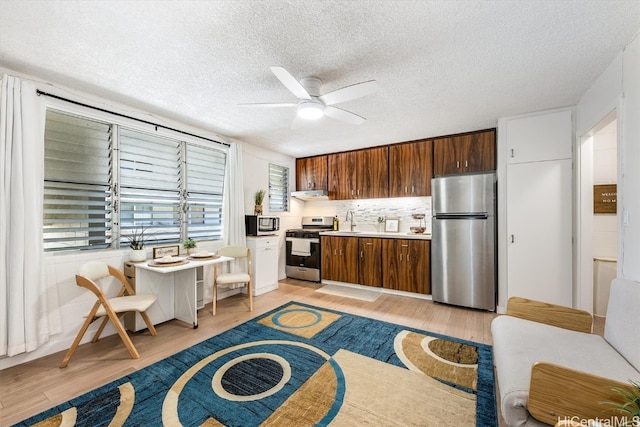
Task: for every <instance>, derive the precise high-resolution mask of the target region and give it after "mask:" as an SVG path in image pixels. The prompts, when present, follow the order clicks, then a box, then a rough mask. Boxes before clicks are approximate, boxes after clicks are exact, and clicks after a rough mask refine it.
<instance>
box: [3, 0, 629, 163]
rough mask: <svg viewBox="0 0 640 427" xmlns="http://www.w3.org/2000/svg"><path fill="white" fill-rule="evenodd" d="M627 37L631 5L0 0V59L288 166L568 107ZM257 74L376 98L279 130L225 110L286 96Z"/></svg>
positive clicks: (248, 113)
mask: <svg viewBox="0 0 640 427" xmlns="http://www.w3.org/2000/svg"><path fill="white" fill-rule="evenodd" d="M638 30H640V2H639V1H638V0H630V1H616V0H575V1H573V0H556V1H553V0H538V1H535V0H526V1H525V0H520V1H506V0H504V1H502V0H498V1H454V0H445V1H442V0H438V1H433V0H424V1H374V0H370V1H364V0H354V1H331V0H324V1H318V0H309V1H299V0H290V1H239V0H238V1H49V0H47V1H37V0H36V1H15V0H0V66H3V67H6V68H8V69H10V70H14V71H17V72H22V73H26V74H28V75H31V76H34V77H38V78H42V79H45V80H47V81H50V82H52V83H54V84H55V83H57V84H60V85H65V86H69V87H71V88H73V89H78V90H82V91H85V92H89V93H92V94H95V95H99V96H101V97H104V98H107V99H111V100H113V101H117V102H122V103H125V104H127V105H131V106H134V107H138V108H141V109H144V110H146V111H149V112H152V113H156V114H159V115H163V116H168V117H171V118H174V119H177V120H180V121H182V122H185V123H189V124H193V125H196V126H199V127H202V128H205V129H208V130H211V131H213V132H216V133H218V134H221V135H226V136H229V137H233V138H235V139H237V140H240V141H246V142H249V143H252V144H255V145H259V146H262V147H265V148H268V149H272V150H275V151H279V152H281V153H286V154H289V155H292V156H294V157H302V156H306V155H313V154H321V153H327V152H333V151H341V150H346V149H351V148H360V147H366V146H374V145H381V144H388V143H392V142H399V141H406V140H412V139H419V138H423V137H429V136H437V135H445V134H450V133H457V132H464V131H469V130H476V129H483V128H488V127H494V126H496V124H497V119H498V118H499V117H503V116H508V115H514V114H519V113H524V112H529V111H535V110H541V109H547V108H554V107H561V106H566V105H573V104H575V103H576V102H577V101H578V99H579V97H580V96H581V95H582V94H583V93H584V92H585V91H586V90H587V89H588V88H589V87H590V86H591V84H592V83H593V82H594V80H595V79H596V77H597V76H598V75H599V74H600V73H602V72H603V71H604V69H605V68H606V67H607V65H609V64H610V63H611V61H612V60H613V59H614V58H615V56H616V55H617V54H618V53H619V52H620V51H621V50H622V49H623V48H624V46H625V45H626V43H628V42H629V41H630V40H631V39H632V37H633V36H634V35H635V34H636V33H637V32H638ZM272 65H279V66H283V67H285V68H286V69H287V70H289V72H291V74H293V75H294V76H295V77H297V78H302V77H305V76H317V77H319V78H320V79H322V81H323V83H324V84H323V86H322V88H321V90H320V92H321V94H323V93H326V92H329V91H331V90H334V89H338V88H340V87H343V86H347V85H350V84H353V83H357V82H360V81H365V80H371V79H375V80H377V81H378V83H379V85H380V90H379V91H378V92H376V93H374V94H372V95H369V96H367V97H365V98H361V99H357V100H352V101H348V102H345V103H343V104H339V105H338V106H339V107H341V108H344V109H347V110H349V111H352V112H354V113H356V114H358V115H361V116H363V117H365V118H367V121H366V122H365V123H364V124H362V125H359V126H353V125H348V124H343V123H341V122H337V121H334V120H332V119H329V118H323V119H321V120H319V121H318V122H313V123H312V124H308V125H306V126H303V127H301V128H297V129H291V128H290V125H291V122H292V119H293V117H294V114H295V109H291V108H277V109H264V110H263V109H260V110H258V109H255V108H253V109H252V108H246V107H240V106H238V105H237V104H239V103H251V102H295V101H296V99H295V97H294V96H293V95H292V94H291V93H290V92H289V91H288V90H287V89H286V88H285V87H284V86H283V85H282V84H281V83H280V81H278V80H277V78H276V77H275V76H274V75H273V74H272V73H271V71H270V70H269V66H272Z"/></svg>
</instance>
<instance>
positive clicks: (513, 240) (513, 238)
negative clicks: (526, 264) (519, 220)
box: [511, 234, 516, 243]
mask: <svg viewBox="0 0 640 427" xmlns="http://www.w3.org/2000/svg"><path fill="white" fill-rule="evenodd" d="M515 242H516V238H515V236H514V235H513V234H512V235H511V243H515Z"/></svg>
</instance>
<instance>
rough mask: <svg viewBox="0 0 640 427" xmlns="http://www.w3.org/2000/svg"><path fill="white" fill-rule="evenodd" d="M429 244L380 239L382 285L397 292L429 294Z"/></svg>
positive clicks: (407, 240) (424, 241)
mask: <svg viewBox="0 0 640 427" xmlns="http://www.w3.org/2000/svg"><path fill="white" fill-rule="evenodd" d="M430 266H431V242H430V241H429V240H412V239H383V242H382V286H383V287H385V288H387V289H395V290H398V291H406V292H415V293H420V294H430V293H431V267H430Z"/></svg>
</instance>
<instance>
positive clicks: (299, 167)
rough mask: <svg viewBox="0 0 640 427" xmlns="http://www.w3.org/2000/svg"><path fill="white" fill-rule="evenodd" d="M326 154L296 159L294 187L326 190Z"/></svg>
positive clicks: (301, 189) (299, 189)
mask: <svg viewBox="0 0 640 427" xmlns="http://www.w3.org/2000/svg"><path fill="white" fill-rule="evenodd" d="M327 178H328V175H327V156H326V155H324V156H315V157H305V158H303V159H296V189H297V190H298V191H304V190H328V189H329V187H328V179H327Z"/></svg>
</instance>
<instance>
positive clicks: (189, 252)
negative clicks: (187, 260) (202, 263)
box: [187, 248, 196, 255]
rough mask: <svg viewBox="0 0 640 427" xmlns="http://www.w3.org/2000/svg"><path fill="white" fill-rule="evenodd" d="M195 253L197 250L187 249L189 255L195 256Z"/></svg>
mask: <svg viewBox="0 0 640 427" xmlns="http://www.w3.org/2000/svg"><path fill="white" fill-rule="evenodd" d="M195 251H196V248H189V249H187V255H193V253H194V252H195Z"/></svg>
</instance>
